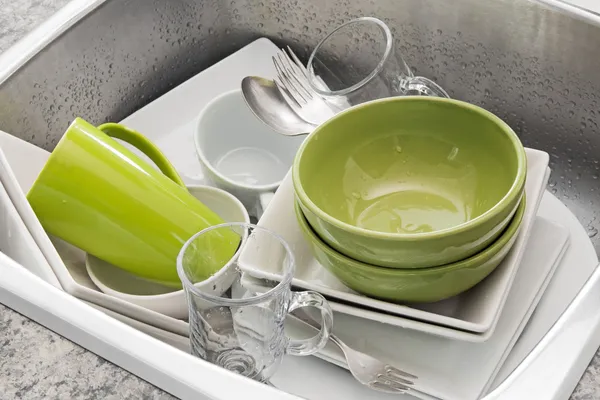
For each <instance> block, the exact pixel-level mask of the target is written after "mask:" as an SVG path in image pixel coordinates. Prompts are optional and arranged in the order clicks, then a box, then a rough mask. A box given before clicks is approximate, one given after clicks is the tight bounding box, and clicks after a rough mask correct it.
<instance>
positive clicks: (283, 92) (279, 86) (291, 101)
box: [273, 78, 302, 112]
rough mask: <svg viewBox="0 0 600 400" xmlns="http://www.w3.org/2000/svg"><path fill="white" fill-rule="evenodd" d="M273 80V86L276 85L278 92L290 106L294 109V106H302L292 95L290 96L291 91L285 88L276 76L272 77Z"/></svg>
mask: <svg viewBox="0 0 600 400" xmlns="http://www.w3.org/2000/svg"><path fill="white" fill-rule="evenodd" d="M273 82H275V86H277V89H279V92H280V93H281V95H282V96H283V98H284V99H285V101H286V102H287V103H288V104H289V105H290V107H292V108H293V109H294V111H296V109H295V108H296V107H298V108H302V106H301V105H300V104H299V103H298V101H297V100H296V99H295V98H294V96H292V95H291V93H290V92H289V91H288V90H287V89H286V88H285V86H283V85H282V84H281V82H280V81H279V79H278V78H275V79H273ZM296 112H297V111H296Z"/></svg>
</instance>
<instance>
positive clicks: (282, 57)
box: [277, 50, 312, 99]
mask: <svg viewBox="0 0 600 400" xmlns="http://www.w3.org/2000/svg"><path fill="white" fill-rule="evenodd" d="M277 57H278V58H279V61H280V62H281V65H282V66H283V69H284V71H285V72H286V73H287V76H288V78H289V79H290V80H291V81H294V82H295V83H294V82H291V83H294V86H295V87H296V88H300V89H302V91H303V92H304V94H305V95H306V96H307V97H308V98H309V99H310V98H312V94H311V93H310V91H309V90H308V89H307V88H306V86H305V85H304V83H303V82H302V80H301V79H299V78H298V71H296V69H297V67H296V68H295V67H294V66H293V65H292V64H293V62H292V60H291V59H290V58H289V56H288V55H287V53H286V52H285V51H283V50H281V51H279V52H278V53H277ZM296 83H297V85H296ZM297 90H298V89H297Z"/></svg>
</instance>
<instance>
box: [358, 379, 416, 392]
mask: <svg viewBox="0 0 600 400" xmlns="http://www.w3.org/2000/svg"><path fill="white" fill-rule="evenodd" d="M367 386H368V387H370V388H371V389H375V390H379V391H381V392H388V393H389V392H393V393H406V392H408V390H409V388H407V387H406V386H402V385H399V384H391V385H388V384H386V383H384V382H379V381H373V382H369V384H367Z"/></svg>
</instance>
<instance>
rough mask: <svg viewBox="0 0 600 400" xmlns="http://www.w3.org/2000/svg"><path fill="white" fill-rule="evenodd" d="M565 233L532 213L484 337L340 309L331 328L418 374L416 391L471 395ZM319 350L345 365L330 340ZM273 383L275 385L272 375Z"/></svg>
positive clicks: (487, 377)
mask: <svg viewBox="0 0 600 400" xmlns="http://www.w3.org/2000/svg"><path fill="white" fill-rule="evenodd" d="M568 239H569V233H568V230H567V229H565V228H563V227H561V226H559V225H557V224H556V223H554V222H552V221H550V220H548V219H545V218H541V217H538V218H536V219H535V224H534V226H533V229H532V236H531V239H530V240H529V243H528V246H527V249H526V250H525V251H524V253H525V254H524V256H523V266H522V268H520V269H519V271H518V273H517V278H516V281H515V284H514V285H513V287H512V289H511V291H510V296H509V299H508V301H507V302H506V307H505V309H504V311H503V313H502V316H501V318H500V321H499V322H498V325H497V326H498V328H497V329H496V331H495V332H494V334H493V335H492V336H491V338H490V339H489V340H488V341H486V342H485V343H468V342H463V341H457V340H451V339H448V338H442V337H437V336H433V335H427V334H423V333H422V332H417V331H414V330H410V329H401V328H398V327H395V326H390V325H388V324H385V323H378V322H374V321H369V320H365V319H362V318H356V317H353V316H349V315H343V314H336V315H335V323H334V333H335V334H336V335H338V336H339V337H340V338H341V339H342V340H343V341H344V342H345V343H346V344H348V345H349V346H351V347H353V348H355V349H357V350H360V351H363V352H365V353H368V354H371V355H372V356H374V357H376V358H379V359H381V360H386V361H388V362H390V363H391V364H393V365H395V366H397V367H398V368H400V369H402V370H404V371H409V372H410V373H412V374H415V375H417V376H418V377H419V379H418V380H417V381H416V382H415V389H416V392H414V393H413V395H414V396H415V397H418V398H425V399H429V398H430V397H427V395H428V396H434V397H437V398H441V399H445V400H475V399H477V398H479V396H482V395H483V394H485V392H486V390H487V389H488V388H489V387H490V385H491V383H492V381H493V379H494V377H495V375H496V374H497V373H498V371H499V370H500V367H501V366H502V364H503V362H504V360H505V359H506V357H507V356H508V354H509V353H510V350H511V348H512V346H513V345H514V343H515V341H516V340H517V338H518V337H519V336H520V334H521V332H522V330H523V328H524V327H525V325H526V323H527V321H528V319H529V317H530V316H531V313H532V312H533V310H534V309H535V306H536V305H537V303H538V301H539V299H540V298H541V296H542V295H543V293H544V290H545V288H546V286H547V285H548V283H549V281H550V280H551V278H552V275H553V273H554V271H555V269H556V267H557V266H558V265H559V264H560V261H561V259H562V258H563V255H564V254H565V250H566V249H567V245H568ZM540 277H543V278H542V279H540ZM525 304H526V305H527V306H524V305H525ZM290 325H291V324H290ZM302 328H303V327H300V326H298V325H292V326H290V327H289V329H288V327H287V326H286V329H288V331H290V332H292V334H293V335H294V336H296V335H298V336H300V337H306V335H307V333H306V332H305V331H304V330H303V329H302ZM318 356H319V357H322V358H323V359H325V360H327V361H329V362H331V363H334V364H336V365H339V366H341V367H343V368H347V365H346V360H345V358H344V355H343V353H342V352H341V351H340V350H339V348H337V347H335V346H331V345H328V346H327V347H326V348H325V349H324V351H322V352H321V353H320V354H319V355H318ZM276 377H277V376H275V378H276ZM273 383H274V384H275V385H276V386H277V380H276V379H273ZM425 393H426V394H427V395H424V394H425ZM299 394H300V395H302V393H299ZM396 398H398V399H406V398H410V397H409V396H406V397H402V396H400V397H396Z"/></svg>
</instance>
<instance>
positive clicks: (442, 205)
mask: <svg viewBox="0 0 600 400" xmlns="http://www.w3.org/2000/svg"><path fill="white" fill-rule="evenodd" d="M526 170H527V160H526V156H525V149H524V148H523V145H522V144H521V142H520V141H519V138H518V137H517V135H516V134H515V133H514V132H513V131H512V130H511V129H510V127H509V126H508V125H506V124H505V123H504V122H502V120H500V119H499V118H498V117H496V116H495V115H493V114H491V113H490V112H488V111H486V110H484V109H482V108H480V107H477V106H474V105H472V104H468V103H464V102H462V101H458V100H451V99H442V98H434V97H395V98H387V99H382V100H376V101H372V102H369V103H364V104H361V105H358V106H355V107H352V108H350V109H348V110H346V111H344V112H342V113H340V114H338V115H336V116H335V117H333V118H332V119H330V120H329V121H327V122H325V123H324V124H322V125H321V126H319V127H318V128H317V129H316V130H315V131H314V132H313V133H312V134H310V135H309V136H308V137H307V139H306V140H305V141H304V143H303V144H302V146H301V147H300V149H299V151H298V153H297V155H296V159H295V160H294V166H293V173H292V177H293V183H294V190H295V193H296V198H297V200H298V201H299V202H300V206H301V207H302V211H303V213H304V215H305V216H306V218H307V219H308V221H309V223H310V225H311V226H312V227H313V229H314V230H315V231H316V232H317V233H318V234H319V236H320V237H321V238H323V239H324V240H325V241H326V242H327V243H328V244H329V245H330V246H331V247H333V248H335V249H336V250H337V251H339V252H340V253H343V254H345V255H347V256H349V257H351V258H354V259H356V260H360V261H363V262H366V263H369V264H374V265H379V266H383V267H390V268H427V267H433V266H439V265H443V264H448V263H451V262H455V261H458V260H462V259H465V258H467V257H469V256H471V255H473V254H476V253H478V252H479V251H481V250H482V249H484V248H486V247H487V246H489V245H490V244H491V243H492V242H493V241H494V240H496V238H497V237H498V235H500V233H501V232H502V231H503V230H504V228H505V227H506V225H507V224H508V223H509V221H510V220H511V218H512V216H513V215H514V212H515V210H516V209H517V206H518V204H519V201H520V200H521V197H522V194H523V191H524V185H525V175H526Z"/></svg>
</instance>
